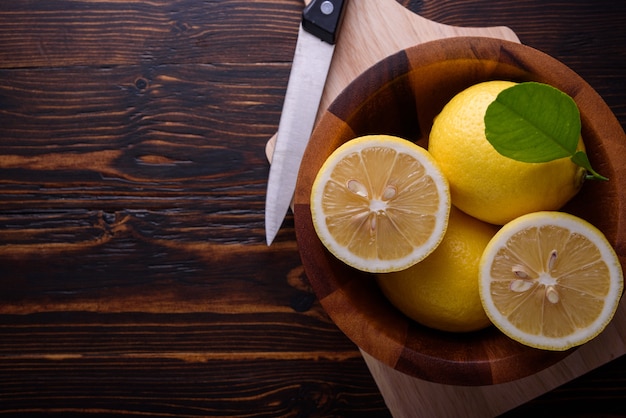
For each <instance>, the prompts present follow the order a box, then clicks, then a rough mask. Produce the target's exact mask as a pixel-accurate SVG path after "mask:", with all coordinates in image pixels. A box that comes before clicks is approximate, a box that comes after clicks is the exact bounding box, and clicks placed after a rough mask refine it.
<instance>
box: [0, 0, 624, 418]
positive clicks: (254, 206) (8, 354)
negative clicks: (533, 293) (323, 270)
mask: <svg viewBox="0 0 626 418" xmlns="http://www.w3.org/2000/svg"><path fill="white" fill-rule="evenodd" d="M399 3H401V4H402V5H404V6H405V7H408V8H410V9H411V10H413V11H415V12H417V13H420V14H422V15H423V16H424V17H426V18H429V19H433V20H435V21H439V22H442V23H447V24H454V25H468V26H492V25H505V26H509V27H511V28H512V29H513V30H514V31H515V32H516V33H517V34H518V35H519V36H520V39H521V40H522V42H523V43H526V44H528V45H533V46H536V47H538V48H540V49H542V50H544V51H546V52H548V53H550V54H552V55H554V56H556V57H557V58H559V59H561V60H562V61H564V62H565V63H566V64H568V65H569V66H571V67H572V68H574V69H575V70H576V71H577V72H579V73H580V74H581V75H583V77H584V78H585V79H586V80H587V81H588V82H589V83H590V84H591V85H592V86H593V87H594V88H595V89H596V90H597V91H598V92H599V93H600V94H601V95H602V96H603V97H604V99H605V100H606V101H607V102H608V103H609V105H611V107H612V109H613V111H614V112H615V114H616V115H617V117H618V119H619V120H620V122H621V124H622V126H625V124H626V107H625V106H626V105H625V104H626V93H625V92H624V90H623V88H622V87H621V86H622V85H623V81H624V79H625V76H626V74H625V68H626V58H625V57H624V54H623V48H624V45H626V34H625V33H624V31H623V30H622V28H623V27H624V26H625V25H626V13H624V12H625V11H626V10H625V9H624V7H625V6H624V4H623V3H622V2H614V1H609V0H606V1H605V0H602V1H591V0H590V1H576V2H574V1H573V2H565V1H554V2H548V3H546V2H544V1H539V0H530V1H527V2H517V3H511V2H487V1H484V0H483V1H479V0H470V1H464V2H456V1H452V0H437V1H435V0H425V1H407V0H402V1H399ZM301 8H302V2H301V1H300V0H254V1H239V0H210V1H204V2H198V1H193V0H179V1H176V0H154V1H150V2H140V1H117V0H111V1H103V0H59V1H54V2H42V1H31V0H23V1H14V2H10V1H4V2H1V3H0V286H1V287H0V413H1V414H3V415H4V414H6V415H11V416H16V415H18V416H19V415H24V416H37V415H39V416H44V415H45V416H64V417H67V416H79V415H80V416H84V415H90V414H92V415H96V414H100V415H127V416H140V415H142V416H145V415H150V416H167V415H170V416H231V417H234V416H252V415H254V416H285V417H315V416H318V417H333V416H335V417H341V416H364V417H368V416H370V417H384V416H390V414H389V411H388V410H387V408H386V406H385V404H384V401H383V399H382V396H381V395H380V393H379V391H378V388H377V387H376V384H375V382H374V380H373V379H372V377H371V375H370V374H369V371H368V369H367V367H366V365H365V363H364V362H363V360H362V359H361V358H360V353H359V351H358V349H357V348H356V347H355V346H354V345H352V344H351V343H350V342H349V340H347V339H346V337H345V336H344V335H343V334H342V333H341V332H340V331H339V330H338V329H337V328H336V327H335V326H334V324H333V323H332V322H331V321H330V320H329V319H328V317H327V316H326V315H325V313H324V312H323V310H322V309H321V307H320V305H319V303H318V302H317V300H316V299H315V297H314V296H313V293H312V291H311V289H310V288H309V286H308V283H307V281H306V277H305V276H304V275H303V273H302V265H301V261H300V257H299V254H298V251H297V247H296V242H295V235H294V231H293V218H291V217H288V218H287V219H286V221H285V224H284V227H283V229H281V231H280V233H279V235H278V237H277V240H276V243H275V244H273V245H272V246H271V247H269V248H267V247H266V245H265V242H264V236H263V235H264V231H263V209H264V201H265V182H266V179H267V171H268V166H267V163H266V160H265V143H266V141H267V138H268V137H269V136H271V135H272V134H273V133H274V132H275V130H276V127H277V125H278V120H279V115H280V109H281V107H282V100H283V98H284V92H285V88H286V85H287V77H288V74H289V69H290V65H291V60H292V57H293V50H294V47H295V40H296V34H297V27H298V19H299V14H300V11H301ZM625 370H626V363H625V362H623V361H621V360H618V361H617V362H614V363H611V364H610V365H609V366H608V367H605V368H602V369H600V370H599V371H598V372H597V373H594V374H591V375H589V376H585V377H583V378H581V379H577V380H576V381H574V382H572V384H570V385H566V386H564V387H563V388H560V389H557V390H555V391H553V392H551V393H550V394H548V395H546V397H542V398H539V399H538V400H537V401H533V402H531V403H529V404H528V405H525V406H524V407H522V409H520V410H518V415H517V416H525V413H537V412H538V411H541V410H547V411H562V409H557V408H565V407H567V408H574V409H575V410H576V411H577V415H578V416H585V415H587V416H592V415H598V414H602V413H605V414H610V413H613V414H616V413H617V412H622V413H623V412H624V411H623V408H622V410H621V411H617V410H616V409H615V408H616V407H615V406H612V405H615V404H616V403H617V404H618V405H623V402H624V400H625V398H624V391H623V390H621V388H623V384H624V379H623V376H624V371H625ZM588 405H594V407H593V408H591V407H589V406H588ZM575 415H576V414H572V416H575Z"/></svg>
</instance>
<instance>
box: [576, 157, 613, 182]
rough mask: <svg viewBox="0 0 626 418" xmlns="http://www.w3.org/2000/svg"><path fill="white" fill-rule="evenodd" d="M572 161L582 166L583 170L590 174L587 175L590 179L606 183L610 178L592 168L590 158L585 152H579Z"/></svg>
mask: <svg viewBox="0 0 626 418" xmlns="http://www.w3.org/2000/svg"><path fill="white" fill-rule="evenodd" d="M572 161H573V162H574V163H576V164H578V165H579V166H581V167H582V168H584V169H585V170H587V172H588V173H589V174H588V175H587V178H588V179H590V180H604V181H607V180H608V178H606V177H604V176H603V175H600V174H598V173H596V171H595V170H594V169H593V168H591V163H590V162H589V158H588V157H587V154H585V153H584V152H583V151H578V152H577V153H575V154H574V155H572Z"/></svg>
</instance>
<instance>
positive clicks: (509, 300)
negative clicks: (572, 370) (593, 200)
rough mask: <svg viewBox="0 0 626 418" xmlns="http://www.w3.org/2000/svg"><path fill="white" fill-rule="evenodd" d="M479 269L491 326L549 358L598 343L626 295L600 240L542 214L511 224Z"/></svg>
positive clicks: (575, 222)
mask: <svg viewBox="0 0 626 418" xmlns="http://www.w3.org/2000/svg"><path fill="white" fill-rule="evenodd" d="M480 263H481V265H480V296H481V299H482V302H483V306H484V308H485V311H486V313H487V315H488V316H489V317H490V318H491V321H492V322H493V323H494V324H495V325H496V326H497V327H498V328H499V329H500V330H501V331H502V332H503V333H505V334H506V335H508V336H509V337H511V338H513V339H514V340H516V341H519V342H521V343H523V344H526V345H529V346H531V347H536V348H542V349H547V350H566V349H568V348H571V347H574V346H577V345H580V344H583V343H585V342H587V341H589V340H590V339H592V338H594V337H595V336H597V335H598V334H599V333H600V332H601V331H602V330H603V329H604V328H605V327H606V325H607V324H608V323H609V321H610V320H611V318H612V317H613V315H614V314H615V311H616V309H617V306H618V303H619V300H620V298H621V295H622V290H623V287H624V278H623V273H622V268H621V265H620V263H619V259H618V258H617V255H616V254H615V251H614V250H613V248H612V247H611V245H610V244H609V242H608V241H607V240H606V238H605V237H604V235H603V234H602V232H600V231H599V230H598V229H597V228H595V227H594V226H593V225H591V224H590V223H588V222H587V221H585V220H583V219H580V218H578V217H576V216H573V215H569V214H566V213H560V212H536V213H531V214H528V215H524V216H522V217H520V218H518V219H515V220H513V221H512V222H510V223H508V224H506V225H505V226H503V227H502V229H501V230H500V231H499V232H498V233H497V234H496V235H495V236H494V237H493V239H492V240H491V241H490V242H489V244H488V245H487V248H486V249H485V252H484V254H483V256H482V258H481V262H480Z"/></svg>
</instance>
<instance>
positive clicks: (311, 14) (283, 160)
mask: <svg viewBox="0 0 626 418" xmlns="http://www.w3.org/2000/svg"><path fill="white" fill-rule="evenodd" d="M346 3H347V0H313V1H312V2H311V3H309V4H308V5H307V6H306V7H305V8H304V10H303V12H302V20H301V23H300V28H299V30H298V41H297V44H296V51H295V54H294V59H293V64H292V67H291V73H290V74H289V81H288V82H287V92H286V94H285V102H284V104H283V110H282V113H281V116H280V121H279V123H278V132H277V135H276V144H275V147H274V153H273V154H272V164H271V166H270V173H269V179H268V184H267V193H266V197H265V238H266V241H267V245H271V244H272V242H273V241H274V238H275V237H276V234H277V233H278V230H279V229H280V227H281V225H282V223H283V220H284V218H285V216H286V215H287V211H288V209H289V205H290V204H291V200H292V199H293V194H294V190H295V188H296V180H297V174H298V170H299V168H300V164H301V162H302V156H303V155H304V150H305V149H306V146H307V144H308V142H309V137H310V136H311V132H312V131H313V126H314V124H315V118H316V116H317V111H318V108H319V105H320V101H321V99H322V93H323V91H324V85H325V84H326V77H327V76H328V70H329V68H330V63H331V61H332V56H333V52H334V49H335V43H336V41H337V33H338V31H339V27H340V25H341V20H342V19H341V18H342V15H343V10H344V8H345V5H346Z"/></svg>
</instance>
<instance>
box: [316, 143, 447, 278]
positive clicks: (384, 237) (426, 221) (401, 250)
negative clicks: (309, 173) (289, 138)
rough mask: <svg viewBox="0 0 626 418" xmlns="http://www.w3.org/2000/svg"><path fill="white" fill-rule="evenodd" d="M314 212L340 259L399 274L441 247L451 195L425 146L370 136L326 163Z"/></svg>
mask: <svg viewBox="0 0 626 418" xmlns="http://www.w3.org/2000/svg"><path fill="white" fill-rule="evenodd" d="M311 212H312V216H313V225H314V226H315V230H316V232H317V234H318V236H319V237H320V240H321V241H322V243H323V244H324V245H325V246H326V248H328V250H329V251H330V252H331V253H332V254H334V255H335V256H336V257H337V258H339V259H340V260H342V261H343V262H345V263H346V264H348V265H350V266H352V267H355V268H357V269H359V270H363V271H367V272H389V271H398V270H403V269H405V268H408V267H410V266H412V265H414V264H415V263H417V262H419V261H420V260H422V259H424V258H425V257H426V256H427V255H428V254H430V253H431V252H432V251H433V250H434V249H435V248H436V247H437V245H439V243H440V242H441V240H442V238H443V236H444V234H445V232H446V227H447V224H448V216H449V213H450V191H449V188H448V183H447V181H446V179H445V178H444V176H443V174H442V173H441V171H440V170H439V167H438V166H437V163H436V162H435V160H434V159H433V158H432V157H431V156H430V154H429V153H428V151H426V150H425V149H424V148H422V147H420V146H418V145H416V144H414V143H412V142H410V141H408V140H405V139H402V138H398V137H395V136H389V135H368V136H363V137H360V138H356V139H353V140H351V141H348V142H346V143H345V144H343V145H342V146H340V147H339V148H337V149H336V150H335V151H334V152H333V153H332V154H331V155H330V156H329V157H328V159H327V160H326V162H325V163H324V164H323V165H322V167H321V169H320V170H319V172H318V174H317V177H316V179H315V181H314V183H313V188H312V190H311Z"/></svg>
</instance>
